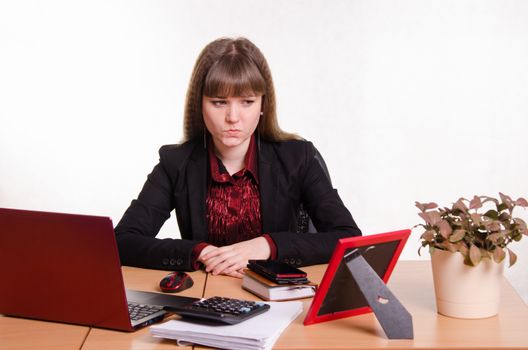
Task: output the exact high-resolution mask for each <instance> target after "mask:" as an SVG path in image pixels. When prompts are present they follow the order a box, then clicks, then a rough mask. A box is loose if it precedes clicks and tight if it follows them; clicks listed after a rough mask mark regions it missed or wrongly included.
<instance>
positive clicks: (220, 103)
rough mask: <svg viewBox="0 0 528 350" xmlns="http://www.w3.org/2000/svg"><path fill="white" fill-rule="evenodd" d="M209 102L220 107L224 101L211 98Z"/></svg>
mask: <svg viewBox="0 0 528 350" xmlns="http://www.w3.org/2000/svg"><path fill="white" fill-rule="evenodd" d="M211 103H212V104H213V106H217V107H220V106H223V105H225V104H226V102H225V101H223V100H213V101H211Z"/></svg>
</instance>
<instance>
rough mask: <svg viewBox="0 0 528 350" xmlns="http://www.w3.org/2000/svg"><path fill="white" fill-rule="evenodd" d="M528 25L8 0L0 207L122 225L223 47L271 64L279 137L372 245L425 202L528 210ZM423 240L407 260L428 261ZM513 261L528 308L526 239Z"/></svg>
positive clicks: (459, 18) (278, 4)
mask: <svg viewBox="0 0 528 350" xmlns="http://www.w3.org/2000/svg"><path fill="white" fill-rule="evenodd" d="M527 18H528V2H526V1H522V0H495V1H491V0H484V1H454V0H452V1H433V0H420V1H418V0H416V1H389V0H387V1H372V0H368V1H367V0H364V1H358V0H333V1H326V0H312V1H293V0H292V1H243V0H237V1H233V0H231V1H230V0H224V1H221V2H220V1H213V0H210V1H209V0H208V1H204V0H202V1H134V2H132V1H115V0H110V1H90V2H77V1H57V0H51V1H1V2H0V118H1V122H0V207H10V208H23V209H35V210H46V211H61V212H69V213H84V214H93V215H104V216H110V217H112V219H113V220H114V223H117V221H118V220H119V219H120V217H121V215H122V214H123V212H124V210H125V209H126V208H127V206H128V205H129V203H130V201H131V200H132V199H133V198H135V197H136V196H137V194H138V192H139V190H140V188H141V186H142V185H143V183H144V181H145V179H146V175H147V174H148V173H149V172H150V171H151V169H152V167H153V166H154V165H155V164H156V162H157V160H158V155H157V150H158V149H159V147H160V146H161V145H163V144H167V143H176V142H178V141H179V140H180V139H181V137H182V114H183V113H182V112H183V104H184V98H185V91H186V88H187V84H188V81H189V79H190V74H191V70H192V66H193V64H194V61H195V59H196V57H197V55H198V53H199V52H200V50H201V49H202V48H203V47H204V46H205V45H206V44H207V43H208V42H210V41H212V40H214V39H216V38H218V37H222V36H245V37H248V38H249V39H250V40H252V41H253V42H254V43H255V44H257V46H259V47H260V49H261V50H262V51H263V52H264V54H265V55H266V57H267V58H268V61H269V64H270V66H271V69H272V72H273V76H274V80H275V85H276V91H277V98H278V112H279V118H280V123H281V126H282V128H283V129H285V130H287V131H292V132H296V133H298V134H300V135H302V136H303V137H305V138H306V139H309V140H311V141H313V142H314V144H315V145H316V146H317V147H318V148H319V150H320V152H321V153H322V154H323V156H324V157H325V160H326V162H327V165H328V167H329V169H330V172H331V176H332V180H333V183H334V186H335V187H336V188H338V190H339V193H340V194H341V197H342V199H343V201H344V202H345V204H346V205H347V207H348V208H349V209H350V211H351V212H352V214H353V216H354V218H355V219H356V221H357V223H358V224H359V225H360V227H361V228H362V230H363V231H364V234H372V233H379V232H386V231H392V230H396V229H401V228H409V227H412V226H413V225H415V224H417V223H419V222H420V220H419V217H418V216H417V209H416V208H415V207H414V202H415V201H424V202H425V201H436V202H437V203H439V204H441V205H450V203H452V202H454V201H456V199H458V198H459V197H462V196H463V197H471V196H473V195H474V194H482V195H493V196H497V195H498V192H499V191H502V192H504V193H506V194H509V195H511V196H512V197H519V196H528V181H527V175H526V174H527V173H528V161H527V160H526V159H527V158H526V156H525V154H524V153H525V151H526V149H527V148H528V139H527V137H526V136H527V126H528V118H527V117H528V116H527V114H528V65H527V64H526V58H527V57H528V21H527ZM518 214H519V215H521V216H523V215H524V216H526V213H524V212H522V211H520V212H518ZM420 233H421V232H420V230H418V229H417V230H414V231H413V235H412V236H411V238H410V240H409V242H408V243H407V246H406V248H405V250H404V252H403V256H402V259H428V258H429V257H428V254H427V253H426V252H425V254H423V256H422V257H419V256H418V255H417V250H418V247H419V235H420ZM162 236H163V237H177V236H178V230H177V225H176V221H175V219H174V216H173V217H172V218H171V219H170V220H169V221H168V222H167V224H166V225H165V226H164V228H163V229H162ZM512 248H513V249H514V250H515V251H516V252H517V253H518V255H519V261H518V263H517V265H516V266H514V267H513V268H511V269H507V271H506V273H507V276H508V277H509V278H510V281H511V282H512V283H513V284H514V285H515V287H516V288H517V289H518V290H519V291H520V292H521V294H523V296H524V298H525V300H527V299H528V272H527V271H526V266H527V265H528V237H525V239H524V241H521V242H520V243H519V244H517V245H514V246H512Z"/></svg>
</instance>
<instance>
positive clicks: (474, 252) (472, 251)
mask: <svg viewBox="0 0 528 350" xmlns="http://www.w3.org/2000/svg"><path fill="white" fill-rule="evenodd" d="M481 258H482V255H481V253H480V249H478V248H477V246H476V245H474V244H472V245H471V247H469V260H471V264H473V266H477V265H478V263H479V262H480V259H481Z"/></svg>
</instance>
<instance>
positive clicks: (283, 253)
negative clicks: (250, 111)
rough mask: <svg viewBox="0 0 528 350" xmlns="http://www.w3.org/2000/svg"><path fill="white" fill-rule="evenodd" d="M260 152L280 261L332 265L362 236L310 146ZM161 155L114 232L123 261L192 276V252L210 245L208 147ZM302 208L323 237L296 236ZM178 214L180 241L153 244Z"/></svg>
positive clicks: (269, 225) (277, 145) (193, 144)
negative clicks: (349, 241)
mask: <svg viewBox="0 0 528 350" xmlns="http://www.w3.org/2000/svg"><path fill="white" fill-rule="evenodd" d="M258 149H259V156H258V167H259V168H258V173H259V189H260V197H261V218H262V229H263V232H264V233H269V235H270V236H271V238H272V239H273V241H274V242H275V244H276V246H277V259H278V260H280V261H284V262H288V263H289V264H292V265H297V266H302V265H313V264H319V263H326V262H328V260H329V259H330V256H331V254H332V252H333V250H334V247H335V245H336V243H337V240H338V239H340V238H343V237H348V236H357V235H361V231H360V230H359V228H358V227H357V225H356V223H355V222H354V220H353V219H352V216H351V215H350V212H349V211H348V210H347V209H346V208H345V206H344V204H343V202H342V201H341V199H340V198H339V195H338V194H337V191H336V190H335V189H333V188H332V185H331V183H330V180H329V178H328V177H327V175H326V173H325V171H324V170H323V164H324V162H322V159H320V158H319V157H320V156H319V153H318V152H317V150H316V148H315V147H314V146H313V144H312V143H311V142H307V141H285V142H265V141H261V142H260V143H259V146H258ZM159 155H160V161H159V163H158V164H157V165H156V166H155V167H154V169H153V171H152V173H150V175H149V176H148V178H147V181H146V183H145V185H144V186H143V189H142V190H141V193H140V194H139V196H138V198H137V199H136V200H133V201H132V203H131V205H130V207H129V208H128V209H127V210H126V212H125V214H124V215H123V218H122V219H121V221H120V222H119V224H118V225H117V226H116V228H115V233H116V239H117V244H118V248H119V254H120V257H121V262H122V264H123V265H131V266H139V267H146V268H155V269H171V270H192V269H193V267H192V264H191V253H192V250H193V248H194V247H195V245H196V244H197V243H199V242H204V241H206V239H207V224H206V219H205V215H206V212H205V210H206V209H205V208H206V206H205V198H206V195H207V186H208V179H209V174H210V171H209V165H208V163H209V162H208V155H207V151H206V149H205V147H204V144H203V141H202V140H192V141H189V142H186V143H184V144H181V145H166V146H163V147H161V149H160V151H159ZM301 203H303V205H304V208H305V210H306V211H307V212H308V215H309V216H310V218H311V219H312V221H313V223H314V226H315V228H316V229H317V231H318V233H296V232H295V231H296V226H297V216H298V214H299V206H300V204H301ZM173 209H174V210H175V211H176V217H177V220H178V226H179V228H180V234H181V237H182V239H163V240H162V239H157V238H155V236H156V235H157V234H158V232H159V230H160V228H161V226H162V225H163V223H164V222H165V221H166V220H167V219H168V218H169V217H170V212H171V211H172V210H173Z"/></svg>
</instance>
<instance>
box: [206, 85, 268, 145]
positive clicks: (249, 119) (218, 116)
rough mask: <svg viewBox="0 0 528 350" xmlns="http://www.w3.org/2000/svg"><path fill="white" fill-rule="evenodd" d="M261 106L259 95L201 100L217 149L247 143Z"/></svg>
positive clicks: (255, 126)
mask: <svg viewBox="0 0 528 350" xmlns="http://www.w3.org/2000/svg"><path fill="white" fill-rule="evenodd" d="M261 109H262V95H250V96H238V97H209V96H204V97H203V100H202V114H203V117H204V122H205V126H206V128H207V130H208V131H209V133H210V134H211V135H212V137H213V142H214V144H215V146H216V149H217V150H218V151H222V150H227V149H232V148H237V147H238V146H240V145H245V146H246V147H247V145H249V140H250V137H251V135H252V134H253V132H254V131H255V129H256V128H257V125H258V122H259V119H260V112H261Z"/></svg>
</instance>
